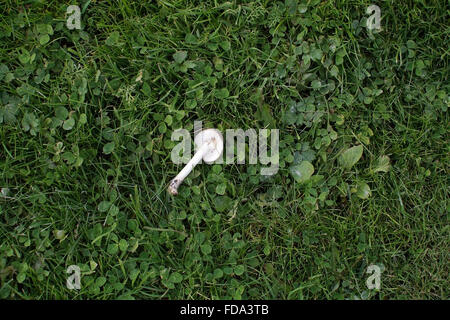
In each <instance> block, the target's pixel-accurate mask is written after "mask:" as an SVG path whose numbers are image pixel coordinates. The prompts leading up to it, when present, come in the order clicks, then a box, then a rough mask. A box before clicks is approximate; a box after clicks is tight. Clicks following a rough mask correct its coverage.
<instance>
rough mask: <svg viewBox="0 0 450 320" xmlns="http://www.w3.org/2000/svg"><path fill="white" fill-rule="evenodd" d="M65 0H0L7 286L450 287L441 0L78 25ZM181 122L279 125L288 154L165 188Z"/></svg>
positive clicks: (145, 11) (145, 6)
mask: <svg viewBox="0 0 450 320" xmlns="http://www.w3.org/2000/svg"><path fill="white" fill-rule="evenodd" d="M372 2H373V3H376V4H378V5H379V6H380V8H381V15H382V21H381V26H382V28H383V30H382V31H381V32H379V33H374V34H371V33H370V32H369V31H368V30H367V29H366V27H365V19H366V18H367V17H368V15H366V8H367V7H368V6H369V5H370V4H372ZM70 4H76V3H74V2H69V1H61V2H59V1H11V0H6V1H3V4H2V5H1V9H0V10H1V14H0V25H1V27H0V41H1V42H2V46H1V48H0V144H1V146H0V188H1V193H0V298H7V299H55V298H56V299H86V298H91V299H92V298H95V299H116V298H136V299H161V298H164V299H177V298H178V299H219V298H220V299H221V298H231V299H361V298H362V299H448V297H449V289H448V288H449V287H450V286H449V277H448V274H449V266H448V261H449V224H448V220H449V208H450V207H449V201H448V198H449V192H448V191H449V184H448V177H449V166H448V165H449V132H448V123H449V119H448V111H447V110H448V104H449V83H448V73H449V67H448V62H449V51H448V42H449V26H448V19H447V15H448V7H447V6H445V2H444V1H383V2H381V1H365V0H357V1H343V0H340V1H319V0H305V1H286V3H285V2H284V1H282V2H275V1H228V2H220V1H157V2H154V3H153V2H152V3H146V2H145V1H129V0H118V1H112V0H110V1H82V2H80V3H78V5H80V7H81V9H82V30H81V31H78V30H72V31H70V30H68V29H67V28H66V25H65V22H66V16H65V12H66V8H67V6H68V5H70ZM285 4H286V5H285ZM48 26H51V28H50V27H48ZM184 53H186V54H184ZM136 80H138V81H136ZM224 89H226V90H224ZM195 120H202V121H203V127H215V128H219V129H220V130H223V131H224V130H225V129H235V128H243V129H248V128H255V129H260V128H267V127H269V128H270V127H272V128H273V127H275V128H279V129H280V170H279V171H278V173H277V174H276V175H274V176H271V177H263V176H261V175H259V170H260V165H213V166H211V165H200V166H198V167H196V169H195V170H194V172H193V173H192V174H191V175H190V176H189V178H188V179H187V180H186V181H185V182H184V183H183V185H182V186H181V187H180V194H179V195H178V196H177V197H171V196H170V195H169V194H168V193H167V192H166V188H167V185H168V182H169V181H170V179H172V178H173V177H174V176H175V175H176V173H177V172H178V171H179V170H180V169H181V167H180V166H176V165H174V164H173V163H172V161H171V159H170V151H171V150H172V147H173V146H174V145H175V143H176V142H172V141H171V140H170V138H171V133H172V132H173V130H175V129H177V128H181V127H183V128H186V129H188V130H191V131H192V128H193V122H194V121H195ZM357 145H362V146H363V154H362V157H361V158H360V159H359V161H357V163H356V164H355V165H353V166H351V167H350V168H346V167H345V166H344V165H343V164H342V161H341V159H342V154H343V152H344V151H345V150H347V149H349V148H350V147H353V146H357ZM355 160H358V159H355ZM302 161H309V162H310V163H311V164H312V165H313V167H314V174H313V176H312V177H311V178H310V179H308V180H307V181H306V182H302V183H298V182H297V181H298V180H295V179H294V178H295V177H294V176H293V175H292V174H291V173H292V169H291V168H292V167H294V168H297V167H296V166H297V165H299V164H300V163H302ZM383 161H384V163H382V162H383ZM218 185H220V186H221V187H219V188H218V189H219V190H217V191H218V193H219V194H218V193H217V192H216V187H217V186H218ZM223 185H225V186H226V189H225V194H222V193H223V192H222V190H220V189H221V188H223ZM367 188H370V192H369V190H368V189H367ZM73 264H76V265H79V266H80V267H81V270H82V279H81V290H78V291H76V290H72V291H71V290H68V289H67V288H66V278H67V276H68V274H66V269H67V267H68V266H70V265H73ZM371 264H378V265H380V266H381V265H383V266H384V271H383V272H382V275H381V289H380V290H379V291H374V290H368V289H367V287H366V279H367V277H368V276H369V274H366V269H367V267H368V266H369V265H371Z"/></svg>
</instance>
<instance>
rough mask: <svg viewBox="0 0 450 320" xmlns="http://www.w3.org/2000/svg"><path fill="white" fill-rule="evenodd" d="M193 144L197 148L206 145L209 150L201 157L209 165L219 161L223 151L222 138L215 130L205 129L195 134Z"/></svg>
mask: <svg viewBox="0 0 450 320" xmlns="http://www.w3.org/2000/svg"><path fill="white" fill-rule="evenodd" d="M194 143H195V145H196V146H197V148H200V147H201V146H202V145H203V144H205V143H208V144H209V145H210V148H209V149H208V151H207V152H206V153H205V154H204V155H203V161H205V162H206V163H211V162H214V161H216V160H217V159H219V157H220V156H221V155H222V151H223V137H222V133H220V131H219V130H217V129H205V130H203V131H201V132H200V133H199V134H197V135H196V136H195V138H194Z"/></svg>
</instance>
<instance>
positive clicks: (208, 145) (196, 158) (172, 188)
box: [168, 141, 214, 195]
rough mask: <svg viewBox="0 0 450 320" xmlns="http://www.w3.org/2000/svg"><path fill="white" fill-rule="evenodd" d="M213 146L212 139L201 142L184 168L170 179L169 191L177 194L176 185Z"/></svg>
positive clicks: (179, 183)
mask: <svg viewBox="0 0 450 320" xmlns="http://www.w3.org/2000/svg"><path fill="white" fill-rule="evenodd" d="M213 148H214V143H213V141H209V142H207V143H205V144H203V145H202V146H201V147H200V149H198V151H197V152H196V153H195V154H194V156H193V157H192V159H191V160H189V162H188V163H187V164H186V165H185V166H184V168H183V169H182V170H181V171H180V173H178V174H177V176H176V177H175V178H173V179H172V181H170V184H169V188H168V190H169V193H171V194H173V195H177V194H178V187H179V186H180V185H181V183H182V182H183V180H184V179H185V178H186V177H187V176H188V175H189V173H191V171H192V169H194V167H195V166H196V165H197V164H198V163H199V162H200V160H202V158H203V156H204V155H205V154H206V153H208V152H209V151H210V150H211V149H213Z"/></svg>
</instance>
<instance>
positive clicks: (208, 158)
mask: <svg viewBox="0 0 450 320" xmlns="http://www.w3.org/2000/svg"><path fill="white" fill-rule="evenodd" d="M194 143H195V145H196V146H197V152H196V153H195V154H194V156H193V157H192V159H191V160H189V162H188V163H187V164H186V166H185V167H184V168H183V169H182V170H181V171H180V173H178V174H177V176H176V177H175V178H173V179H172V181H170V183H169V187H168V189H167V190H168V191H169V193H170V194H173V195H177V194H178V187H179V186H180V185H181V183H182V182H183V180H184V179H185V178H186V177H187V176H188V175H189V173H190V172H191V171H192V169H194V167H195V166H196V165H197V164H198V163H199V162H200V160H202V159H203V161H205V162H206V163H212V162H214V161H216V160H217V159H219V157H220V156H221V155H222V151H223V138H222V134H221V133H220V131H219V130H216V129H205V130H203V131H201V132H200V133H199V134H197V136H196V137H195V139H194Z"/></svg>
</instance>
